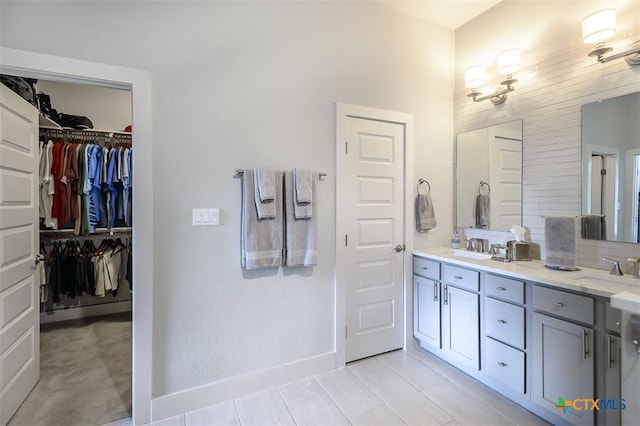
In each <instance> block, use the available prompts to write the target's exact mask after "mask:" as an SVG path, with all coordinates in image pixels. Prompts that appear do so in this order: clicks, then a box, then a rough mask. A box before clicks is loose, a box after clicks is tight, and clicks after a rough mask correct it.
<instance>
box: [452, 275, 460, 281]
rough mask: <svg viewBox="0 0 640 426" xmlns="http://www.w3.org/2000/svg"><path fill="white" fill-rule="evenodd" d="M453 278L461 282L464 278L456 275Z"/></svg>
mask: <svg viewBox="0 0 640 426" xmlns="http://www.w3.org/2000/svg"><path fill="white" fill-rule="evenodd" d="M453 278H455V279H456V280H461V279H462V277H461V276H460V275H455V276H454V277H453Z"/></svg>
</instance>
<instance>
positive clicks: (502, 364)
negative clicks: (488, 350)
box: [498, 361, 508, 368]
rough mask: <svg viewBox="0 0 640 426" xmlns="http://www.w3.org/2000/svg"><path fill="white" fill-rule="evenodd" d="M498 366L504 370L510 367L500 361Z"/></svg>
mask: <svg viewBox="0 0 640 426" xmlns="http://www.w3.org/2000/svg"><path fill="white" fill-rule="evenodd" d="M498 365H499V366H500V367H503V368H504V367H508V365H507V363H506V362H502V361H498Z"/></svg>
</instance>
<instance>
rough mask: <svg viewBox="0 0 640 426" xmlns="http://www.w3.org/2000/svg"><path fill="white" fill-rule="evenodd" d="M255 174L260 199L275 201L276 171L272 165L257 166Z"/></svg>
mask: <svg viewBox="0 0 640 426" xmlns="http://www.w3.org/2000/svg"><path fill="white" fill-rule="evenodd" d="M254 176H255V180H256V188H257V189H258V193H259V197H260V201H262V202H265V201H273V200H274V198H275V197H276V186H275V172H274V171H273V169H272V168H271V167H256V168H255V169H254Z"/></svg>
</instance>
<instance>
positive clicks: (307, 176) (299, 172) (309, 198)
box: [293, 169, 314, 219]
mask: <svg viewBox="0 0 640 426" xmlns="http://www.w3.org/2000/svg"><path fill="white" fill-rule="evenodd" d="M313 183H314V182H313V174H312V173H311V170H308V169H293V188H294V193H293V197H294V198H293V199H294V201H295V203H294V206H293V207H294V208H293V214H294V215H295V218H296V219H309V218H311V215H312V212H313V190H312V185H313Z"/></svg>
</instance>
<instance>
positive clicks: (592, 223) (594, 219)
mask: <svg viewBox="0 0 640 426" xmlns="http://www.w3.org/2000/svg"><path fill="white" fill-rule="evenodd" d="M580 227H581V229H582V232H581V234H582V238H584V239H587V240H606V239H607V221H606V217H605V216H604V215H600V214H592V215H584V216H582V217H581V218H580Z"/></svg>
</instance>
